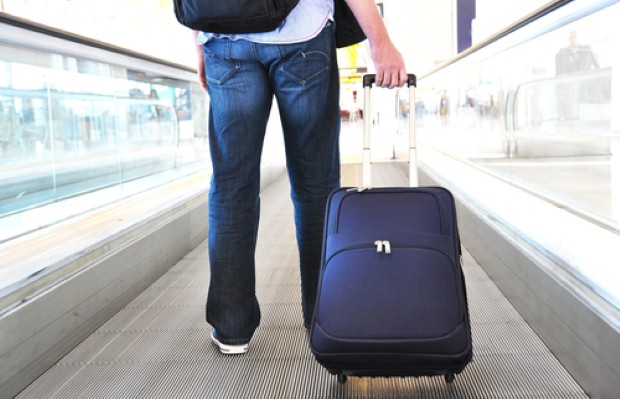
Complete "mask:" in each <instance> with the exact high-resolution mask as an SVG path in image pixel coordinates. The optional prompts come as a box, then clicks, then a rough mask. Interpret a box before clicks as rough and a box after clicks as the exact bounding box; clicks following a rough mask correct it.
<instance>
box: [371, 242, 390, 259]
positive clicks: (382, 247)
mask: <svg viewBox="0 0 620 399" xmlns="http://www.w3.org/2000/svg"><path fill="white" fill-rule="evenodd" d="M374 244H375V246H376V247H377V253H378V254H380V253H382V252H383V250H385V254H386V255H389V254H391V253H392V246H391V245H390V242H389V241H388V240H377V241H375V242H374Z"/></svg>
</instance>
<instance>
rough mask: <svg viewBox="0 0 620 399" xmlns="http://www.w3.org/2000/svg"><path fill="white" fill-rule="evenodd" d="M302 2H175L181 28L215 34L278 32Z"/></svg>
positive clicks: (279, 0)
mask: <svg viewBox="0 0 620 399" xmlns="http://www.w3.org/2000/svg"><path fill="white" fill-rule="evenodd" d="M297 3H299V0H174V14H175V15H176V17H177V20H178V21H179V23H181V25H184V26H187V27H188V28H191V29H193V30H199V31H204V32H212V33H256V32H269V31H272V30H274V29H276V28H277V27H278V26H280V24H281V23H282V21H284V19H285V18H286V17H287V15H288V14H289V13H290V12H291V10H292V9H293V8H295V6H296V5H297Z"/></svg>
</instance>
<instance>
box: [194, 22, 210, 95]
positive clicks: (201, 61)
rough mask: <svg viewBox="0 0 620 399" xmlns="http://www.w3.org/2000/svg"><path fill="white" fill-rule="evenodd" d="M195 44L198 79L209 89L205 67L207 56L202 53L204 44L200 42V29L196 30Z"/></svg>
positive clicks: (201, 84) (203, 86) (205, 88)
mask: <svg viewBox="0 0 620 399" xmlns="http://www.w3.org/2000/svg"><path fill="white" fill-rule="evenodd" d="M193 37H194V44H195V45H196V53H197V55H198V63H197V65H196V70H197V72H198V80H199V81H200V86H201V87H202V88H203V89H204V90H207V76H206V69H205V58H204V55H203V53H202V46H201V45H200V44H198V31H194V35H193Z"/></svg>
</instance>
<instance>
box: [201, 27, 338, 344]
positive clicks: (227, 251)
mask: <svg viewBox="0 0 620 399" xmlns="http://www.w3.org/2000/svg"><path fill="white" fill-rule="evenodd" d="M203 49H204V57H205V64H206V71H207V83H208V89H209V96H210V100H211V103H210V113H209V140H210V149H211V157H212V164H213V177H212V181H211V191H210V194H209V239H208V240H209V259H210V267H211V281H210V285H209V294H208V298H207V307H206V316H207V321H208V322H209V323H210V324H211V325H212V326H213V327H214V329H215V331H216V332H217V337H216V343H218V344H220V347H222V345H243V344H247V343H248V342H249V341H250V339H251V337H252V335H253V333H254V331H255V330H256V328H257V327H258V325H259V322H260V308H259V304H258V300H257V298H256V292H255V283H256V279H255V261H254V253H255V248H256V240H257V233H258V223H259V211H260V199H259V188H260V160H261V153H262V146H263V140H264V136H265V129H266V126H267V120H268V119H269V113H270V110H271V104H272V99H273V98H274V97H275V98H276V101H277V102H278V108H279V112H280V118H281V121H282V128H283V132H284V142H285V149H286V158H287V169H288V174H289V179H290V183H291V198H292V200H293V204H294V209H295V225H296V231H297V244H298V249H299V256H300V273H301V285H302V287H301V291H302V313H303V322H304V325H305V326H306V327H307V326H309V325H310V321H311V319H312V312H313V310H314V302H315V299H316V290H317V284H318V277H319V272H320V258H321V241H322V233H323V219H324V214H325V204H326V200H327V196H328V195H329V193H330V192H331V191H333V190H334V189H335V188H337V187H338V186H339V185H340V160H339V148H338V136H339V131H340V110H339V80H338V66H337V62H336V50H335V45H334V38H333V26H332V24H329V25H328V26H326V27H325V29H323V31H322V32H321V33H320V34H319V35H318V36H317V37H315V38H314V39H311V40H309V41H307V42H303V43H296V44H284V45H276V44H259V43H251V42H247V41H243V40H238V41H231V40H229V39H215V40H210V41H208V42H207V43H206V44H205V45H204V47H203Z"/></svg>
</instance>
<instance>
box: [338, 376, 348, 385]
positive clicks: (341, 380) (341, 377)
mask: <svg viewBox="0 0 620 399" xmlns="http://www.w3.org/2000/svg"><path fill="white" fill-rule="evenodd" d="M337 378H338V382H339V383H341V384H344V383H345V382H347V376H346V375H344V374H338V375H337Z"/></svg>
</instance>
